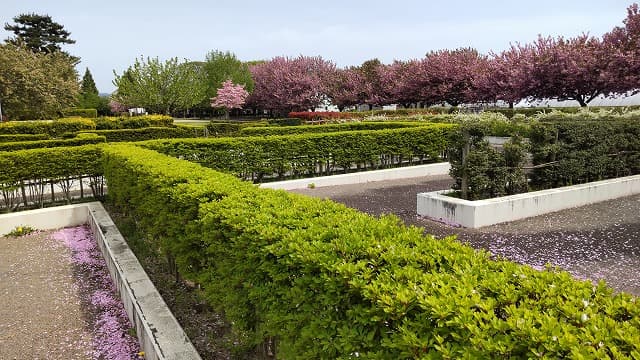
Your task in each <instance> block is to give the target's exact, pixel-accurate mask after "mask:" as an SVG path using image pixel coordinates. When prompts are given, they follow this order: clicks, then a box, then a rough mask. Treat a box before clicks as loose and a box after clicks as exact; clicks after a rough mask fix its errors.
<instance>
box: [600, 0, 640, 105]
mask: <svg viewBox="0 0 640 360" xmlns="http://www.w3.org/2000/svg"><path fill="white" fill-rule="evenodd" d="M623 23H624V27H619V26H618V27H615V28H613V30H611V31H610V32H608V33H606V34H604V36H603V40H602V43H603V44H602V47H603V52H604V53H605V54H606V55H607V57H608V59H609V63H608V66H607V74H608V76H609V77H610V78H611V79H614V82H613V83H612V84H611V87H612V90H613V91H614V92H616V93H619V94H624V93H629V94H633V93H637V92H638V91H640V9H639V7H638V4H633V5H631V6H629V7H628V8H627V17H626V19H624V21H623Z"/></svg>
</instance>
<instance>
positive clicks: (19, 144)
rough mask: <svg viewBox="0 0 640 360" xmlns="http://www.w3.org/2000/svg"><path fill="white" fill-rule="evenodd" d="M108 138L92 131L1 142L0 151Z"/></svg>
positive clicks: (87, 142) (57, 145) (48, 146)
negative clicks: (65, 137) (59, 136)
mask: <svg viewBox="0 0 640 360" xmlns="http://www.w3.org/2000/svg"><path fill="white" fill-rule="evenodd" d="M106 140H107V139H106V138H105V137H104V136H99V135H97V134H92V133H80V134H78V135H77V136H76V137H75V138H72V139H52V140H30V141H13V142H4V143H0V151H16V150H26V149H40V148H52V147H61V146H82V145H87V144H100V143H104V142H105V141H106Z"/></svg>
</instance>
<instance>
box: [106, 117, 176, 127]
mask: <svg viewBox="0 0 640 360" xmlns="http://www.w3.org/2000/svg"><path fill="white" fill-rule="evenodd" d="M95 122H96V129H97V130H116V129H140V128H146V127H171V126H173V118H172V117H171V116H166V115H141V116H131V117H129V116H120V117H113V116H104V117H100V118H97V119H95Z"/></svg>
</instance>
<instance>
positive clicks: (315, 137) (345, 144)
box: [143, 124, 456, 182]
mask: <svg viewBox="0 0 640 360" xmlns="http://www.w3.org/2000/svg"><path fill="white" fill-rule="evenodd" d="M455 127H456V126H455V125H446V124H433V125H431V126H421V127H413V128H404V129H394V130H378V131H351V132H347V131H345V132H334V133H320V134H301V135H289V136H268V137H242V138H214V139H184V140H182V139H178V140H156V141H150V142H146V143H143V146H144V147H147V148H150V149H154V150H157V151H160V152H162V153H165V154H169V155H172V156H175V157H180V158H183V159H187V160H191V161H194V162H197V163H200V164H202V165H204V166H207V167H211V168H213V169H216V170H220V171H224V172H227V173H231V174H234V175H236V176H239V177H240V178H242V179H247V180H248V179H250V180H254V181H256V182H261V181H264V180H268V179H269V178H278V179H282V178H285V177H310V176H315V175H328V174H331V173H335V172H348V171H352V170H364V169H378V168H385V167H390V166H399V165H410V164H414V163H422V162H423V161H428V162H435V161H439V160H440V159H441V155H442V154H443V153H444V151H445V149H446V147H447V133H448V132H450V131H452V130H453V129H455Z"/></svg>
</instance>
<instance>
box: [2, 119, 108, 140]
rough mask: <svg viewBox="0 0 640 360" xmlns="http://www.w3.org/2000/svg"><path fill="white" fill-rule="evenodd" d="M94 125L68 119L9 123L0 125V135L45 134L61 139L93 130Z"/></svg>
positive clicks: (88, 121) (91, 122) (90, 122)
mask: <svg viewBox="0 0 640 360" xmlns="http://www.w3.org/2000/svg"><path fill="white" fill-rule="evenodd" d="M95 128H96V124H95V123H94V122H93V121H92V120H91V119H81V118H70V119H58V120H51V121H9V122H5V123H0V134H3V135H9V134H46V135H49V136H51V137H61V136H63V135H64V134H68V133H77V132H79V131H83V130H95Z"/></svg>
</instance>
